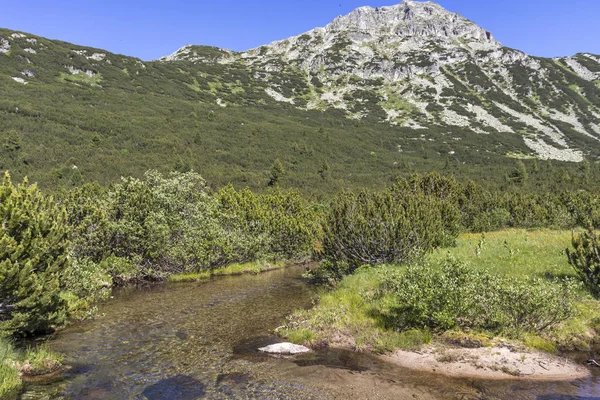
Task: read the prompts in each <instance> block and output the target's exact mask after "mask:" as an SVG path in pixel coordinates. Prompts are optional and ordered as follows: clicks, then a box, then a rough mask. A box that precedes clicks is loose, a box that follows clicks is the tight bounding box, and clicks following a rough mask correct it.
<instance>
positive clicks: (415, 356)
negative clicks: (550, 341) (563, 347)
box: [381, 344, 590, 381]
mask: <svg viewBox="0 0 600 400" xmlns="http://www.w3.org/2000/svg"><path fill="white" fill-rule="evenodd" d="M381 357H382V358H383V359H385V360H386V361H388V362H392V363H394V364H397V365H400V366H403V367H406V368H411V369H416V370H419V371H428V372H435V373H440V374H444V375H450V376H455V377H463V378H483V379H533V380H546V381H567V380H574V379H580V378H585V377H587V376H589V375H590V371H589V369H588V368H586V367H585V366H583V365H577V364H575V363H573V362H572V361H569V360H567V359H565V358H561V357H558V356H554V355H551V354H547V353H543V352H539V351H536V350H529V349H525V348H520V347H516V346H513V345H495V346H491V347H479V348H460V347H448V346H446V345H444V344H431V345H428V346H425V347H423V348H422V349H421V350H419V351H404V350H399V351H397V352H395V353H394V354H392V355H385V356H381Z"/></svg>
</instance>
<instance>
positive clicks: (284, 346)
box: [258, 343, 310, 354]
mask: <svg viewBox="0 0 600 400" xmlns="http://www.w3.org/2000/svg"><path fill="white" fill-rule="evenodd" d="M258 350H260V351H263V352H265V353H271V354H301V353H308V352H309V351H310V349H309V348H308V347H305V346H301V345H298V344H293V343H275V344H272V345H270V346H266V347H261V348H259V349H258Z"/></svg>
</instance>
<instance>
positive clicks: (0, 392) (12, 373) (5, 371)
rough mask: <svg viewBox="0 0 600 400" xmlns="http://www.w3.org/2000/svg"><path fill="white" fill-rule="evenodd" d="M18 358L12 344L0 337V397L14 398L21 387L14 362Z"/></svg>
mask: <svg viewBox="0 0 600 400" xmlns="http://www.w3.org/2000/svg"><path fill="white" fill-rule="evenodd" d="M18 359H19V357H18V353H17V351H16V350H15V348H14V346H13V344H12V343H11V342H10V341H9V340H8V339H6V338H2V337H0V399H13V398H15V399H16V397H17V393H18V392H19V390H20V389H21V386H22V382H21V378H20V376H19V370H18V368H17V366H16V364H15V363H16V361H17V360H18Z"/></svg>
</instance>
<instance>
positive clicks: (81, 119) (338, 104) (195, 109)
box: [0, 0, 600, 191]
mask: <svg viewBox="0 0 600 400" xmlns="http://www.w3.org/2000/svg"><path fill="white" fill-rule="evenodd" d="M0 87H1V88H2V90H3V93H4V94H5V95H4V96H2V97H1V98H0V121H1V122H2V124H1V125H0V134H1V135H2V136H1V138H2V139H1V140H2V143H1V144H2V147H1V148H0V168H8V169H11V170H12V171H14V172H15V173H16V174H17V175H25V174H27V175H30V176H32V178H33V179H35V180H39V181H40V182H41V183H42V184H43V185H48V186H55V185H65V184H66V185H68V184H77V183H78V182H81V181H86V180H99V181H110V180H113V179H115V178H117V177H119V176H121V175H130V174H132V175H139V174H140V173H141V172H143V170H145V169H148V168H161V169H163V170H168V169H173V168H177V169H189V168H194V169H195V170H198V171H200V172H201V173H203V175H205V176H206V177H207V178H208V179H209V181H213V182H215V183H217V184H222V183H227V182H229V181H233V182H236V183H238V184H241V185H245V184H248V185H250V186H264V184H265V182H266V181H267V180H268V170H269V166H270V165H271V163H272V162H273V160H274V159H276V158H280V159H281V160H282V161H283V162H284V165H285V167H286V169H287V170H288V178H287V184H290V185H295V186H300V187H304V188H305V189H306V190H315V191H321V190H335V189H336V188H339V187H342V186H346V185H374V184H378V182H379V183H380V182H385V181H388V180H389V179H392V177H393V176H395V175H397V174H406V173H410V172H412V171H423V170H431V169H441V168H444V167H446V168H448V166H452V167H453V169H454V170H455V171H456V173H457V174H463V175H464V176H466V177H475V176H481V177H483V178H484V179H486V180H489V179H491V180H496V181H502V180H503V177H504V175H505V174H508V173H510V171H511V170H512V169H514V168H515V161H514V160H513V158H520V159H523V160H525V161H526V162H527V163H529V162H530V161H527V160H528V159H533V158H538V159H541V160H557V161H569V162H572V161H575V162H580V161H583V160H584V159H587V160H588V161H595V160H597V159H598V156H600V56H595V55H592V54H578V55H575V56H573V57H565V58H557V59H545V58H538V57H531V56H528V55H526V54H524V53H522V52H520V51H517V50H513V49H509V48H506V47H503V46H502V45H501V44H500V43H499V42H498V41H497V40H495V38H494V37H493V35H492V34H491V33H490V32H488V31H486V30H485V29H483V28H480V27H479V26H477V25H476V24H474V23H473V22H471V21H468V20H467V19H465V18H463V17H461V16H459V15H457V14H454V13H451V12H448V11H446V10H444V9H443V8H442V7H440V6H438V5H436V4H435V3H431V2H423V3H421V2H416V1H410V0H405V1H403V2H402V3H400V4H398V5H396V6H391V7H381V8H370V7H361V8H359V9H357V10H355V11H353V12H352V13H350V14H348V15H346V16H341V17H338V18H336V19H335V20H334V21H332V22H331V23H330V24H329V25H327V26H325V27H323V28H316V29H313V30H311V31H309V32H307V33H305V34H302V35H299V36H296V37H292V38H289V39H286V40H283V41H278V42H274V43H271V44H269V45H265V46H261V47H259V48H256V49H252V50H249V51H247V52H242V53H236V52H231V51H228V50H224V49H217V48H212V47H206V46H192V45H190V46H186V47H184V48H181V49H179V50H178V51H176V52H175V53H174V54H172V55H170V56H167V57H164V58H162V59H161V60H158V61H154V62H142V61H141V60H139V59H135V58H131V57H126V56H122V55H116V54H111V53H109V52H106V51H103V50H99V49H92V48H86V47H81V46H76V45H73V44H69V43H64V42H59V41H52V40H48V39H45V38H41V37H37V36H34V35H31V34H25V33H21V32H14V31H9V30H2V29H0ZM565 165H566V164H565ZM593 165H595V164H593ZM572 169H573V168H572ZM574 170H577V169H576V168H575V169H574ZM571 175H573V174H571Z"/></svg>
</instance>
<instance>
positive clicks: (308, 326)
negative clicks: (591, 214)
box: [280, 230, 600, 352]
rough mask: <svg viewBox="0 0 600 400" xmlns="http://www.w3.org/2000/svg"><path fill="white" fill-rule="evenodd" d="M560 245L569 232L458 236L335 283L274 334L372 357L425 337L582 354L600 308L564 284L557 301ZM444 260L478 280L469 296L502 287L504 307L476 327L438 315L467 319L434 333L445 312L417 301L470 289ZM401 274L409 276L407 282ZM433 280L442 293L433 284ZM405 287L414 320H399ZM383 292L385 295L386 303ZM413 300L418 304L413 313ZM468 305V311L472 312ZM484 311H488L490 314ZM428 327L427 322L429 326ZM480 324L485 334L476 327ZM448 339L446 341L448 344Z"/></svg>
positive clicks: (562, 262) (599, 326) (563, 274)
mask: <svg viewBox="0 0 600 400" xmlns="http://www.w3.org/2000/svg"><path fill="white" fill-rule="evenodd" d="M570 240H571V232H570V231H550V230H535V231H525V230H504V231H500V232H495V233H488V234H485V235H483V236H482V235H481V234H464V235H461V236H460V237H459V238H458V240H457V246H456V247H454V248H450V249H444V250H437V251H435V252H433V253H432V254H430V255H429V256H428V257H427V259H426V261H425V262H424V263H423V264H420V265H418V266H416V267H415V266H413V267H412V268H409V267H406V266H397V265H383V266H378V267H362V268H360V269H359V270H357V272H356V273H355V274H353V275H351V276H348V277H346V278H344V279H343V280H342V281H341V282H340V284H339V285H338V286H337V287H336V289H335V290H333V291H329V292H324V293H322V295H321V297H320V301H319V303H318V304H317V305H316V306H315V307H314V308H313V309H311V310H303V311H298V312H296V313H295V314H294V315H292V316H291V317H290V320H289V322H288V324H287V325H286V327H285V328H282V329H281V330H280V334H282V335H283V336H286V337H288V338H289V339H290V340H291V341H294V342H297V343H305V344H309V345H313V346H320V345H323V344H325V343H327V344H332V345H341V346H347V347H352V348H354V349H357V350H373V351H376V352H387V351H392V350H394V349H414V348H415V347H419V346H421V345H422V344H425V343H427V342H429V341H430V340H434V341H440V340H442V341H444V340H447V339H448V337H449V336H450V337H454V336H456V335H458V336H459V337H461V338H463V339H461V340H466V341H472V340H476V341H478V342H482V343H484V342H485V343H492V342H494V341H496V340H499V339H500V338H507V339H509V340H510V341H514V342H519V343H521V344H525V345H526V346H529V347H534V348H539V349H542V350H545V351H548V352H554V351H556V349H558V348H570V349H587V348H589V347H590V346H591V345H592V343H594V342H595V341H596V340H597V337H598V335H597V333H600V318H598V317H597V316H598V315H600V302H599V301H597V300H594V299H593V298H592V297H590V296H589V295H588V294H587V293H586V292H585V291H584V290H583V288H581V287H579V286H573V285H572V284H571V286H570V288H569V291H570V293H571V294H570V296H569V297H571V298H572V300H573V301H572V303H569V304H568V305H565V304H563V303H561V301H562V295H561V294H560V293H562V292H561V290H563V286H561V285H562V283H561V282H564V280H565V279H567V280H568V279H569V278H574V277H575V274H574V272H573V270H572V267H571V266H570V265H569V263H568V261H567V257H566V254H565V249H566V248H567V247H568V246H569V245H570ZM449 259H452V260H456V259H459V260H461V262H462V263H461V265H463V266H464V267H461V268H463V269H462V270H461V271H467V273H469V274H471V275H473V279H475V280H479V281H480V282H482V283H481V286H480V287H479V289H480V288H484V289H485V290H484V291H486V292H487V291H488V289H490V290H491V289H494V290H496V289H498V286H502V287H501V288H500V292H498V293H500V294H499V295H498V297H502V295H503V296H504V298H505V300H504V303H502V302H501V301H497V302H496V303H494V307H496V308H492V307H491V306H489V307H488V308H486V310H493V311H494V312H493V314H494V317H495V318H496V319H494V320H492V321H491V322H490V321H484V322H481V321H479V320H480V319H481V316H480V315H470V314H468V312H469V310H466V311H465V310H462V311H460V310H459V311H456V310H454V309H452V310H450V311H448V312H449V313H451V312H454V311H456V312H466V314H465V317H461V318H458V319H459V320H461V322H464V320H467V322H469V321H468V318H472V319H473V320H477V321H475V322H474V323H473V324H472V325H469V324H468V323H464V325H462V326H459V327H456V326H452V327H451V328H449V329H444V326H445V325H444V322H447V320H448V318H449V317H448V316H447V315H446V314H444V312H447V310H443V309H442V311H440V309H434V311H432V309H431V308H427V307H428V306H430V305H429V304H426V303H427V301H432V300H431V299H433V301H434V302H435V301H437V300H436V297H441V298H442V300H444V301H446V300H447V299H448V301H446V303H448V302H451V301H452V300H451V299H450V297H452V294H453V293H456V292H457V291H456V288H462V287H465V286H469V284H471V282H470V281H471V278H470V275H465V276H466V277H467V279H466V282H465V281H463V282H462V283H460V279H458V280H457V282H459V283H456V282H449V280H450V281H451V280H452V279H453V275H452V274H451V273H450V275H448V274H446V275H444V272H443V271H446V272H447V270H448V266H447V265H448V260H449ZM450 269H451V268H450ZM459 269H460V268H459ZM407 271H409V272H410V271H412V272H411V273H412V275H410V273H409V272H407ZM423 271H426V272H425V273H423ZM451 272H452V271H451ZM415 274H416V275H415ZM419 274H422V276H420V275H419ZM410 276H412V277H413V278H412V279H413V282H412V283H407V281H408V277H410ZM415 276H416V277H415ZM430 276H434V277H436V276H437V278H436V279H438V280H437V281H436V280H435V279H434V278H431V279H432V281H431V282H433V283H430V286H429V287H427V286H426V285H425V286H423V285H421V283H419V282H420V281H422V280H424V279H425V280H426V279H429V277H430ZM394 277H395V280H394ZM449 277H450V278H449ZM459 278H460V277H459ZM463 279H464V276H463ZM440 280H441V281H442V282H444V285H446V288H442V287H436V286H435V284H436V282H438V283H439V282H440ZM390 282H393V283H394V285H396V286H395V287H394V288H393V290H391V291H390V290H388V292H386V293H385V294H384V295H378V293H380V292H382V289H381V288H382V287H385V285H388V286H389V285H390ZM415 282H417V283H416V284H415ZM486 282H490V283H494V284H493V285H489V286H495V287H494V288H491V287H489V286H486ZM410 285H413V286H410ZM419 285H421V286H419ZM452 285H455V286H452ZM461 285H462V286H461ZM470 287H471V288H472V292H473V293H474V296H476V300H474V302H473V303H472V305H473V304H474V305H476V306H477V305H478V303H477V302H478V301H480V302H485V301H488V302H489V301H490V300H489V298H492V299H494V296H495V295H492V296H487V297H486V296H480V294H481V293H477V292H478V291H479V292H481V290H479V289H478V288H477V286H476V285H475V286H473V285H471V286H470ZM407 288H408V289H407ZM428 289H431V290H430V292H431V293H428V292H427V290H428ZM530 289H531V290H530ZM407 290H408V291H409V292H410V290H412V299H414V303H415V306H414V307H412V308H411V309H410V310H411V311H410V312H413V314H414V315H403V314H402V312H404V311H402V310H403V307H406V304H408V303H409V302H410V300H411V298H410V296H409V297H406V296H407V295H406V291H407ZM443 290H445V292H444V291H443ZM502 290H503V291H502ZM389 293H394V296H390V295H389ZM397 293H403V294H404V296H405V297H401V298H399V297H398V295H397ZM444 293H445V294H444ZM409 294H410V293H409ZM430 294H431V295H430ZM428 296H429V297H428ZM477 296H480V297H477ZM512 298H518V299H521V300H519V301H517V302H520V303H523V304H518V305H523V309H517V308H515V307H512V305H511V304H510V303H511V302H513V303H514V302H515V301H514V300H511V299H512ZM399 299H400V300H399ZM486 299H488V300H486ZM444 301H441V302H437V303H436V304H437V305H439V304H440V303H442V306H445V305H443V304H446V303H444ZM494 301H495V300H494ZM458 302H459V303H461V304H462V306H464V302H462V300H460V299H459V300H458ZM399 303H400V304H399ZM421 303H423V307H422V308H419V307H420V306H421ZM497 303H500V306H497ZM525 303H527V306H526V305H525ZM472 305H471V306H469V307H468V308H469V309H472V308H473V306H472ZM529 306H530V308H527V307H529ZM450 308H451V307H450ZM455 308H457V307H455ZM458 308H459V307H458ZM407 309H408V308H407ZM399 310H400V311H399ZM415 310H416V311H418V312H421V314H419V313H418V312H415ZM523 310H527V311H526V312H527V313H528V314H527V315H523ZM406 312H407V313H408V312H409V311H406ZM489 313H490V314H492V312H491V311H489ZM480 314H483V313H480ZM485 317H486V318H487V317H488V316H485ZM555 317H556V320H557V321H560V322H557V323H552V325H551V327H549V328H548V329H542V328H541V327H544V326H545V324H546V323H548V321H550V322H552V321H553V318H555ZM436 318H437V320H436ZM444 318H446V319H444ZM490 318H491V317H490ZM431 320H435V321H433V322H435V324H434V323H431ZM422 321H426V322H427V323H429V326H434V328H430V327H429V326H426V325H427V323H422ZM440 321H441V322H440ZM419 324H421V325H419ZM521 324H522V327H521ZM527 324H529V325H527ZM448 326H450V325H448ZM465 326H466V328H465ZM480 326H485V327H494V328H493V329H492V328H489V329H485V328H480ZM473 327H474V328H473ZM521 328H522V329H521ZM457 330H458V331H459V333H457V332H456V331H457ZM451 341H455V342H456V340H455V338H454V339H452V340H451ZM459 342H460V340H459Z"/></svg>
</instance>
